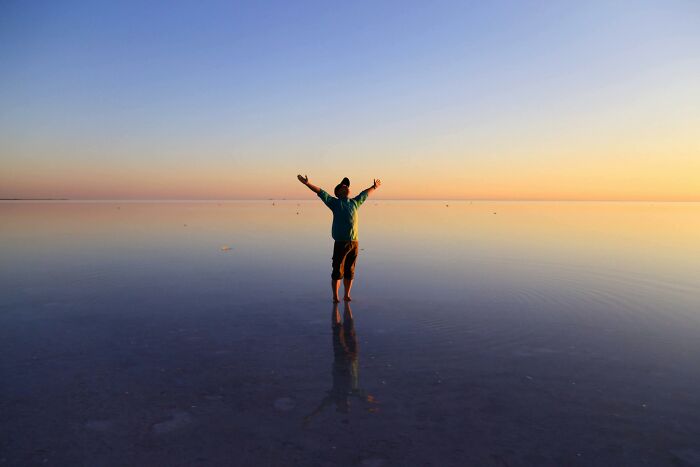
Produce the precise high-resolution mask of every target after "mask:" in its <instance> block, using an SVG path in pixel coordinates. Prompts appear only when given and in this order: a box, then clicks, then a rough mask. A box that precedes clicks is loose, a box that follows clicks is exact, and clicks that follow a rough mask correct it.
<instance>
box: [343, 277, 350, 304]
mask: <svg viewBox="0 0 700 467" xmlns="http://www.w3.org/2000/svg"><path fill="white" fill-rule="evenodd" d="M343 285H344V286H345V297H344V298H343V300H345V301H346V302H349V301H352V298H350V289H352V279H347V278H345V279H343Z"/></svg>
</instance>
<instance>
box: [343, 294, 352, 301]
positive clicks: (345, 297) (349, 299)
mask: <svg viewBox="0 0 700 467" xmlns="http://www.w3.org/2000/svg"><path fill="white" fill-rule="evenodd" d="M343 300H345V301H346V302H351V301H352V298H350V295H346V296H344V297H343Z"/></svg>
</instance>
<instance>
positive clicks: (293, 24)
mask: <svg viewBox="0 0 700 467" xmlns="http://www.w3.org/2000/svg"><path fill="white" fill-rule="evenodd" d="M0 161H1V165H0V197H2V198H15V197H68V198H86V199H104V198H107V199H114V198H136V199H160V198H172V199H200V198H205V199H224V198H263V199H264V198H281V197H287V198H307V197H311V196H312V194H311V193H310V192H308V191H305V190H306V189H305V188H304V187H303V186H301V185H300V184H299V183H298V182H297V181H296V178H295V177H296V174H297V173H305V174H308V175H309V177H310V179H311V181H312V182H315V183H317V184H320V185H321V186H324V187H326V188H329V189H330V188H332V187H333V185H335V184H336V183H337V182H338V181H339V180H340V179H341V178H342V177H344V176H348V177H350V179H351V181H352V182H353V188H358V189H359V188H363V187H365V186H367V185H369V184H371V182H372V178H373V177H379V178H381V179H382V180H383V181H384V186H383V187H382V189H381V191H380V192H378V193H377V195H378V196H377V197H378V198H437V199H447V198H466V199H475V198H481V199H484V198H487V199H632V200H646V199H656V200H700V2H697V1H694V0H693V1H675V0H663V1H634V2H631V1H629V2H628V1H609V0H605V1H587V2H574V1H572V2H563V1H551V2H527V1H513V2H502V1H494V2H490V1H489V2H481V1H473V2H471V1H465V0H461V1H436V2H425V1H417V2H412V1H406V0H404V1H397V2H379V1H357V2H332V1H330V2H329V1H314V2H305V1H299V2H297V1H294V2H292V1H250V2H194V1H193V2H162V3H159V2H143V1H136V2H127V1H120V2H106V1H105V2H103V1H96V0H89V1H66V2H48V1H47V2H39V1H38V2H20V1H17V2H12V1H3V2H2V3H0Z"/></svg>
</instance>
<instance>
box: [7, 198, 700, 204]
mask: <svg viewBox="0 0 700 467" xmlns="http://www.w3.org/2000/svg"><path fill="white" fill-rule="evenodd" d="M312 200H313V198H250V199H245V198H240V199H236V198H234V199H81V198H0V201H75V202H86V203H91V202H92V203H96V202H99V203H117V202H118V203H221V202H240V201H312ZM374 201H426V202H427V201H432V202H454V203H460V202H470V203H471V202H480V203H483V202H489V203H700V199H696V200H694V199H679V200H668V199H664V200H657V199H525V198H523V199H488V198H474V199H453V198H430V199H409V198H382V199H375V200H374Z"/></svg>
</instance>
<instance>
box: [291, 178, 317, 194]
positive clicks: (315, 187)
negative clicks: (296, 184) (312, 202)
mask: <svg viewBox="0 0 700 467" xmlns="http://www.w3.org/2000/svg"><path fill="white" fill-rule="evenodd" d="M297 178H298V179H299V181H300V182H301V183H303V184H304V185H306V186H307V187H309V190H311V191H313V192H314V193H316V194H318V192H319V191H321V189H320V188H319V187H317V186H316V185H313V184H312V183H310V182H309V177H308V176H307V175H304V176H303V177H302V176H301V175H297Z"/></svg>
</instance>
